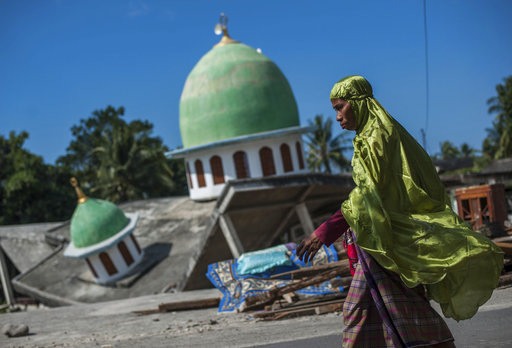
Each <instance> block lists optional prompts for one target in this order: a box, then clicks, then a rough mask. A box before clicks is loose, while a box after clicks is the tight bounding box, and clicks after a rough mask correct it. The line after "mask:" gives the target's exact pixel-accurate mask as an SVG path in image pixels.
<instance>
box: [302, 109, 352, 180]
mask: <svg viewBox="0 0 512 348" xmlns="http://www.w3.org/2000/svg"><path fill="white" fill-rule="evenodd" d="M309 124H310V125H311V126H315V130H314V131H313V132H311V133H309V134H307V135H306V137H307V141H306V144H307V146H308V154H307V163H308V167H309V169H310V170H311V171H313V172H321V171H323V172H325V173H331V172H332V166H335V167H337V168H339V169H341V170H346V169H347V168H349V165H350V162H349V160H348V159H347V158H346V157H345V156H344V155H343V152H344V151H346V150H348V149H350V147H349V146H344V144H346V143H347V142H348V141H349V140H348V139H347V138H346V136H347V133H346V132H344V133H341V134H339V135H337V136H335V137H333V134H332V120H331V119H330V118H328V119H327V120H325V122H324V119H323V116H322V115H316V116H315V119H314V122H311V121H309Z"/></svg>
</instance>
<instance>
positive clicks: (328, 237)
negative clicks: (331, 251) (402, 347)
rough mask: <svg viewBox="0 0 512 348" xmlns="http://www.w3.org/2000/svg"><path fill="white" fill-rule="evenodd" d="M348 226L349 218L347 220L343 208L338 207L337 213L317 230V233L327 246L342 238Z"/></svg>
mask: <svg viewBox="0 0 512 348" xmlns="http://www.w3.org/2000/svg"><path fill="white" fill-rule="evenodd" d="M348 228H349V225H348V223H347V220H345V217H344V216H343V214H342V213H341V210H340V209H338V210H337V211H336V213H334V214H333V215H332V216H331V217H330V218H328V219H327V220H326V221H325V222H324V223H323V224H321V225H320V226H319V227H318V228H317V229H316V230H315V235H316V237H317V238H318V239H320V240H321V241H322V243H324V244H325V245H326V246H330V245H331V244H332V243H334V241H335V240H336V239H338V238H340V237H341V235H342V234H343V233H345V231H346V230H347V229H348Z"/></svg>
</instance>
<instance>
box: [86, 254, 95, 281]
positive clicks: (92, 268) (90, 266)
mask: <svg viewBox="0 0 512 348" xmlns="http://www.w3.org/2000/svg"><path fill="white" fill-rule="evenodd" d="M85 262H87V265H88V266H89V268H90V269H91V272H92V274H94V278H98V273H96V270H95V269H94V267H93V266H92V263H91V261H89V259H88V258H85Z"/></svg>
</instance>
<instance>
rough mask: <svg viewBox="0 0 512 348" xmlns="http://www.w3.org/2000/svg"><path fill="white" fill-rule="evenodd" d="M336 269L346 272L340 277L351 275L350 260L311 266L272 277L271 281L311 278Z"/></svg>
mask: <svg viewBox="0 0 512 348" xmlns="http://www.w3.org/2000/svg"><path fill="white" fill-rule="evenodd" d="M334 268H343V269H344V270H345V271H344V272H343V273H342V274H340V275H343V276H344V275H350V266H349V262H348V260H347V259H346V260H341V261H336V262H329V263H326V264H323V265H317V266H311V267H304V268H299V269H296V270H293V271H288V272H283V273H278V274H273V275H271V276H270V279H276V278H281V277H283V276H291V277H292V279H300V278H305V277H311V276H315V275H318V274H319V273H323V272H325V271H329V270H331V269H334Z"/></svg>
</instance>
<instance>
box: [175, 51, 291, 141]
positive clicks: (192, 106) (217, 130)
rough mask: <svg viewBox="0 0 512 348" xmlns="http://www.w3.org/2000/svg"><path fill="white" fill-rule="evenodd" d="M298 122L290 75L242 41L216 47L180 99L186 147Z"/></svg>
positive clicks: (207, 56) (188, 82)
mask: <svg viewBox="0 0 512 348" xmlns="http://www.w3.org/2000/svg"><path fill="white" fill-rule="evenodd" d="M298 125H299V114H298V111H297V103H296V102H295V98H294V96H293V93H292V90H291V88H290V85H289V84H288V81H287V80H286V77H285V76H284V75H283V73H282V72H281V70H279V68H278V67H277V66H276V65H275V64H274V63H273V62H272V61H271V60H270V59H268V58H267V57H265V56H264V55H263V54H261V53H258V52H256V50H254V49H253V48H251V47H249V46H246V45H244V44H241V43H231V44H226V45H221V46H217V47H214V48H213V49H212V50H210V51H209V52H208V53H207V54H206V55H205V56H204V57H203V58H201V60H200V61H199V62H198V63H197V64H196V66H195V67H194V69H192V71H191V72H190V74H189V76H188V78H187V80H186V82H185V87H184V88H183V93H182V94H181V100H180V130H181V139H182V141H183V147H185V148H187V147H192V146H197V145H202V144H207V143H211V142H217V141H220V140H224V139H229V138H233V137H236V136H241V135H247V134H254V133H260V132H266V131H271V130H276V129H281V128H287V127H293V126H298Z"/></svg>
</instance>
